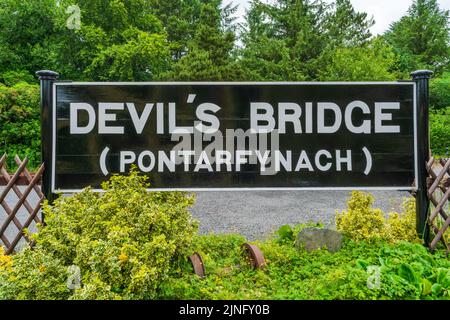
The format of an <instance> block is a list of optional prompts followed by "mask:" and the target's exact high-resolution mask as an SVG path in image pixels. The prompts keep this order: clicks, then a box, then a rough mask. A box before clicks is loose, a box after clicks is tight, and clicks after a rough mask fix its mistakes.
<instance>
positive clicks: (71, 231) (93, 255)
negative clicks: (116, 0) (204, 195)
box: [0, 171, 198, 299]
mask: <svg viewBox="0 0 450 320" xmlns="http://www.w3.org/2000/svg"><path fill="white" fill-rule="evenodd" d="M146 187H147V183H146V177H143V176H139V175H138V173H137V172H136V171H132V172H131V173H130V175H129V176H113V177H112V178H111V179H110V180H109V181H108V182H106V183H104V184H103V186H102V188H103V190H104V192H103V193H94V192H92V191H91V190H90V189H89V188H88V189H85V190H84V191H83V192H81V193H79V194H75V195H73V196H71V197H61V198H59V199H57V200H56V201H55V203H54V205H52V206H50V205H49V204H45V205H44V206H43V212H44V214H45V220H46V226H45V227H44V228H40V231H39V233H38V234H35V235H33V238H34V239H35V241H36V245H35V247H34V249H33V250H32V251H31V250H25V251H22V252H19V253H18V254H15V255H14V256H12V260H13V261H12V267H11V268H10V269H11V270H6V271H5V272H2V271H1V270H0V297H3V298H5V299H14V298H15V297H20V296H21V295H22V296H23V297H25V298H27V299H34V298H41V299H42V298H44V299H56V298H57V299H151V298H154V297H155V295H156V292H157V289H158V287H159V285H160V284H161V283H162V282H163V281H164V280H165V279H166V278H167V275H168V273H169V272H170V271H173V270H176V269H177V268H178V266H179V261H180V260H185V259H186V256H187V255H188V254H190V253H191V252H190V247H191V242H192V239H193V236H194V235H195V234H196V232H197V228H198V223H197V222H196V221H194V220H193V219H192V217H191V214H190V212H189V210H188V207H189V206H191V205H192V204H193V201H194V199H193V196H190V195H188V194H186V193H184V192H167V193H160V192H154V193H153V192H152V193H148V192H147V191H146ZM40 261H42V262H40ZM44 262H45V263H46V264H47V265H49V266H51V267H52V269H51V270H54V272H53V273H51V274H47V275H46V276H47V278H44V277H40V275H41V274H42V273H39V266H41V265H42V264H43V263H44ZM72 265H74V266H76V267H78V268H79V270H80V273H81V283H80V287H79V288H73V289H71V290H68V289H67V288H66V283H65V280H66V279H67V278H68V276H69V274H68V271H67V270H68V267H70V266H72ZM56 266H58V267H56ZM46 269H49V268H46ZM38 275H39V277H38ZM30 279H31V280H30ZM62 279H63V280H62ZM35 280H36V281H39V282H42V285H41V286H42V287H47V292H46V294H45V295H43V294H42V295H41V294H40V295H37V293H36V295H33V294H34V293H35V291H33V290H29V289H26V288H27V286H26V283H28V282H30V281H31V282H33V283H36V281H35ZM55 283H57V284H58V285H59V286H56V285H55ZM46 284H52V285H51V286H50V285H49V286H47V285H46ZM4 286H5V287H7V288H8V290H4V289H3V287H4ZM61 286H62V287H61ZM52 287H54V288H55V290H56V291H54V290H53V289H52ZM64 288H66V289H65V291H64V290H63V289H64ZM25 289H26V290H25ZM24 290H25V291H27V292H26V294H25V293H24V292H23V291H24Z"/></svg>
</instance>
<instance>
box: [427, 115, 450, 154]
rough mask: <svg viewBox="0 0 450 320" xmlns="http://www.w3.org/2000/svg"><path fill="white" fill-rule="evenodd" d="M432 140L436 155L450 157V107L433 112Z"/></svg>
mask: <svg viewBox="0 0 450 320" xmlns="http://www.w3.org/2000/svg"><path fill="white" fill-rule="evenodd" d="M430 140H431V150H432V151H433V154H434V155H436V156H441V157H450V106H449V107H446V108H444V109H440V110H431V112H430Z"/></svg>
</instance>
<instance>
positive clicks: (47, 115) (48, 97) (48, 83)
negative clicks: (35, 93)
mask: <svg viewBox="0 0 450 320" xmlns="http://www.w3.org/2000/svg"><path fill="white" fill-rule="evenodd" d="M36 75H37V76H38V77H39V80H40V82H41V161H42V162H43V163H44V167H45V170H44V174H43V176H42V192H43V193H44V195H45V198H46V199H47V200H48V201H49V202H50V203H51V202H53V200H54V197H53V194H52V188H51V181H52V176H51V167H52V162H53V159H52V133H53V132H52V131H53V116H52V114H53V82H54V81H56V80H57V79H58V77H59V74H58V73H57V72H54V71H50V70H41V71H38V72H36Z"/></svg>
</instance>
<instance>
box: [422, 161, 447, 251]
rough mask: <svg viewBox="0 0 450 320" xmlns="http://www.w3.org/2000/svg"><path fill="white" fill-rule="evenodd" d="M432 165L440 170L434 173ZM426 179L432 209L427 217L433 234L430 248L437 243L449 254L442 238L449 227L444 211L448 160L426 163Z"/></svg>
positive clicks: (434, 246) (445, 242)
mask: <svg viewBox="0 0 450 320" xmlns="http://www.w3.org/2000/svg"><path fill="white" fill-rule="evenodd" d="M434 164H440V165H441V166H442V168H439V169H438V172H437V173H436V171H435V169H433V167H434ZM427 171H428V175H429V179H428V193H427V195H428V199H429V200H430V202H431V204H432V209H431V212H430V215H429V217H428V224H429V225H430V228H431V231H432V232H434V238H433V239H432V241H431V242H430V248H431V249H432V250H434V249H435V248H436V245H437V244H438V242H439V241H441V242H442V243H443V244H444V246H445V247H446V248H447V253H449V252H450V248H449V245H448V244H447V241H446V239H445V237H444V234H445V232H446V231H447V229H448V226H449V225H450V214H449V213H450V212H447V211H446V205H448V202H449V198H450V159H446V160H445V159H440V160H439V161H436V160H435V159H434V158H431V159H430V160H429V161H428V163H427Z"/></svg>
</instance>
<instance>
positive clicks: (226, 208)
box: [191, 191, 409, 240]
mask: <svg viewBox="0 0 450 320" xmlns="http://www.w3.org/2000/svg"><path fill="white" fill-rule="evenodd" d="M371 193H372V194H373V195H374V197H375V204H374V206H375V207H377V208H381V209H382V210H383V211H385V212H389V211H392V210H399V208H400V204H401V202H402V201H403V198H404V197H407V196H409V193H408V192H399V191H372V192H371ZM348 197H349V192H348V191H253V192H250V191H246V192H215V191H214V192H198V193H197V202H196V204H195V205H194V207H193V208H192V210H191V211H192V214H193V216H194V217H195V218H196V219H198V220H199V222H200V233H203V234H205V233H209V232H214V233H240V234H242V235H244V236H246V237H247V238H248V239H249V240H256V239H265V238H267V237H269V236H270V235H271V234H272V233H273V231H275V230H276V229H278V227H280V226H282V225H284V224H291V225H294V224H297V223H307V222H321V223H323V224H325V226H329V227H334V215H335V210H336V209H338V210H342V209H345V208H346V200H347V199H348Z"/></svg>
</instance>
